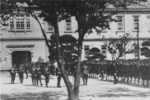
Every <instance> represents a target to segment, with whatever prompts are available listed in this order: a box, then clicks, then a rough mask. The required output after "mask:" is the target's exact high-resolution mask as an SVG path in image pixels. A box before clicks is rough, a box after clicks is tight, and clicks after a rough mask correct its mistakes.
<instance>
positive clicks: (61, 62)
mask: <svg viewBox="0 0 150 100" xmlns="http://www.w3.org/2000/svg"><path fill="white" fill-rule="evenodd" d="M55 20H56V21H55V25H54V30H55V37H56V46H57V62H58V67H59V68H60V71H61V73H62V77H63V79H64V82H65V85H66V88H67V91H68V100H79V96H78V95H75V93H74V89H73V85H72V83H71V82H70V80H69V77H68V76H67V74H66V72H65V68H64V66H65V61H64V59H63V58H62V53H61V48H60V47H61V43H60V40H59V29H58V23H57V22H58V21H57V19H55Z"/></svg>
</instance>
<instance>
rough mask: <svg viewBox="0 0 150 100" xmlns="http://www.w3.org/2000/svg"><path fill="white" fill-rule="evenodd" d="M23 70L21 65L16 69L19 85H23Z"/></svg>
mask: <svg viewBox="0 0 150 100" xmlns="http://www.w3.org/2000/svg"><path fill="white" fill-rule="evenodd" d="M24 72H25V70H24V68H23V65H22V64H21V65H20V66H19V68H18V75H19V79H20V83H23V74H24Z"/></svg>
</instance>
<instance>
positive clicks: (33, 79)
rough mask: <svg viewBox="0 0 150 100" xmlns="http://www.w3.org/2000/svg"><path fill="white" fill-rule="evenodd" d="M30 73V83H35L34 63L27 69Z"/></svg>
mask: <svg viewBox="0 0 150 100" xmlns="http://www.w3.org/2000/svg"><path fill="white" fill-rule="evenodd" d="M29 72H30V73H31V79H32V85H36V74H35V65H33V67H32V68H31V69H30V70H29Z"/></svg>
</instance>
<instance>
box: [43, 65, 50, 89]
mask: <svg viewBox="0 0 150 100" xmlns="http://www.w3.org/2000/svg"><path fill="white" fill-rule="evenodd" d="M44 75H45V86H46V87H48V83H49V75H50V69H49V67H48V65H47V66H45V68H44Z"/></svg>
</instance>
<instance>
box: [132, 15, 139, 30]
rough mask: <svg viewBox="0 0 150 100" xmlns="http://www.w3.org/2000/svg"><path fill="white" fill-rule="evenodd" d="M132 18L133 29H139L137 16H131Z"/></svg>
mask: <svg viewBox="0 0 150 100" xmlns="http://www.w3.org/2000/svg"><path fill="white" fill-rule="evenodd" d="M133 18H134V25H133V30H134V31H138V30H139V16H133Z"/></svg>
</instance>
